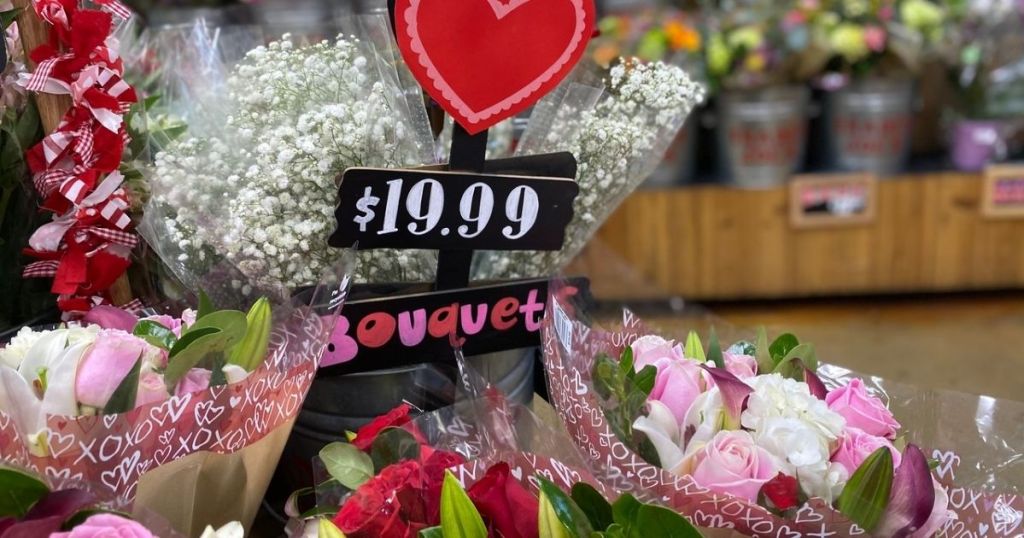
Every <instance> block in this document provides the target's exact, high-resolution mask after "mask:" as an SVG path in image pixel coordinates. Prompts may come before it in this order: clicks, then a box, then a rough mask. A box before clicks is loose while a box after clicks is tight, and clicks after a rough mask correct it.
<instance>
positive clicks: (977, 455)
mask: <svg viewBox="0 0 1024 538" xmlns="http://www.w3.org/2000/svg"><path fill="white" fill-rule="evenodd" d="M573 296H574V294H573V290H572V288H571V287H570V286H568V285H567V284H565V283H563V282H561V281H553V282H552V284H551V286H550V296H549V300H548V302H547V310H546V315H545V318H544V325H543V327H542V345H543V351H544V363H545V370H546V373H547V379H548V390H549V393H550V397H551V403H552V405H553V406H554V407H555V409H556V410H557V412H558V415H559V417H560V418H561V419H562V421H563V423H564V424H565V426H566V428H567V429H568V431H569V434H570V436H571V437H572V438H573V441H574V442H575V444H576V446H577V448H578V449H579V450H580V451H581V453H582V455H583V457H584V459H585V460H588V461H589V462H590V464H591V467H592V470H593V472H594V475H595V476H597V477H598V479H600V480H602V481H603V482H604V483H605V485H606V486H607V487H609V488H610V489H614V490H619V491H623V492H630V493H633V494H634V495H636V496H637V497H638V498H642V499H644V500H647V501H650V502H659V503H661V504H664V505H666V506H668V507H670V508H673V509H675V510H677V511H678V512H680V513H682V514H683V515H685V516H686V517H687V518H689V519H690V520H691V521H692V522H693V523H694V525H697V526H699V527H705V528H715V529H723V530H725V531H729V532H731V533H738V534H739V535H744V536H762V537H780V538H781V537H789V536H805V537H821V538H824V537H835V538H842V537H849V536H858V535H866V534H867V533H865V531H864V530H863V529H861V528H860V527H858V526H857V525H856V524H854V523H852V522H850V521H849V520H848V519H847V518H845V517H844V516H843V515H842V514H840V513H839V512H837V511H836V510H834V509H833V508H832V507H830V506H828V505H827V504H826V503H825V502H824V501H821V500H819V499H813V500H811V501H810V502H809V503H807V504H806V505H804V506H803V507H801V508H800V509H799V511H798V512H797V514H796V516H795V517H794V518H793V519H790V520H787V519H783V518H781V517H779V516H776V515H774V514H772V513H770V512H768V511H767V510H766V509H764V508H762V507H760V506H758V505H756V504H752V503H749V502H747V501H745V500H742V499H738V498H736V497H734V496H731V495H727V494H722V493H715V492H712V491H710V490H708V489H706V488H703V487H701V486H700V485H698V484H697V483H696V482H694V480H693V479H692V478H690V477H688V476H675V475H673V474H671V473H669V472H668V471H666V470H664V469H660V468H658V467H655V466H653V465H651V464H649V463H647V462H646V461H645V460H644V459H642V458H641V457H640V456H639V455H637V454H636V453H634V452H633V451H632V450H630V449H629V448H628V447H626V445H625V444H623V443H622V442H621V441H619V440H618V438H617V437H616V435H615V434H614V433H613V431H612V430H611V428H610V426H609V424H608V422H607V420H606V418H605V416H604V412H603V411H602V409H601V403H600V400H599V398H598V396H597V395H596V394H595V393H594V392H593V390H592V383H591V375H590V372H591V370H592V366H593V361H594V357H596V356H598V355H599V354H601V353H606V354H608V355H610V356H613V357H617V356H619V354H620V353H621V351H622V350H623V349H624V347H625V346H627V345H628V344H629V343H631V342H632V341H633V340H635V339H636V338H638V337H639V336H642V335H643V334H647V331H645V330H643V328H642V324H641V322H640V321H639V319H638V318H636V317H635V316H634V315H633V314H632V313H630V312H628V311H627V312H625V313H624V319H623V326H622V327H621V329H620V330H617V331H614V332H609V331H604V330H601V329H599V328H597V327H591V326H589V325H588V324H586V323H584V322H583V321H581V320H583V319H586V315H587V312H585V311H584V310H583V309H582V308H581V307H580V306H579V305H578V304H576V303H575V301H574V300H573ZM819 374H820V375H821V377H822V378H823V380H824V381H825V383H826V384H827V385H829V386H830V388H831V387H834V386H836V384H837V383H838V381H839V380H840V379H841V378H842V377H843V375H844V374H845V375H850V372H847V371H845V370H842V369H840V368H836V367H831V366H824V367H823V368H822V371H821V372H819ZM865 382H866V383H867V384H868V386H869V387H871V388H872V389H873V390H875V391H878V392H881V393H884V394H883V395H884V397H885V398H886V399H887V400H888V401H889V405H890V407H891V409H892V410H893V411H894V413H895V414H896V418H897V419H898V420H900V421H901V423H902V425H903V431H904V432H906V433H907V435H908V439H909V441H910V442H914V443H916V444H919V446H922V447H923V449H924V450H925V453H926V454H927V455H929V456H930V457H932V458H934V459H935V460H937V461H938V468H937V469H936V471H935V476H936V477H937V478H938V480H939V481H940V483H941V484H942V485H943V486H944V488H945V489H946V492H947V494H948V495H949V496H950V503H949V509H950V510H951V511H953V512H954V513H955V514H956V519H953V520H951V521H950V522H949V523H947V525H946V526H945V527H944V528H943V529H942V530H940V532H939V535H940V536H949V537H951V538H981V537H985V536H993V537H1002V536H1005V537H1012V538H1017V537H1019V536H1021V533H1022V532H1024V528H1022V525H1021V523H1022V519H1024V499H1022V498H1021V497H1020V496H1019V494H1018V491H1017V488H1019V487H1021V485H1022V484H1024V481H1022V480H1021V477H1022V476H1024V461H1021V459H1020V456H1019V454H1020V452H1021V448H1022V445H1024V404H1019V403H1016V402H1004V401H1001V400H995V399H992V398H985V397H977V396H970V395H961V394H955V393H945V392H939V391H920V390H918V389H914V388H913V387H906V386H899V385H896V384H892V383H886V382H884V380H880V379H877V378H871V379H865ZM986 406H990V407H991V408H992V409H998V412H994V411H992V412H990V413H989V414H987V415H986V414H985V413H984V412H983V411H985V407H986ZM974 415H978V419H977V420H974V419H973V418H972V417H974ZM955 418H956V419H962V420H963V421H970V422H969V423H971V424H973V423H977V427H978V432H977V435H976V437H977V438H978V439H977V441H976V440H975V439H974V437H972V435H971V434H972V433H974V432H971V431H969V430H967V431H966V434H965V430H964V429H963V428H960V427H958V426H957V422H958V421H956V420H954V419H955ZM933 447H941V448H933ZM965 450H970V451H972V452H964V451H965ZM961 471H963V474H964V475H967V474H970V475H971V476H963V477H962V478H960V479H958V474H957V473H958V472H961Z"/></svg>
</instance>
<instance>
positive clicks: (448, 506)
mask: <svg viewBox="0 0 1024 538" xmlns="http://www.w3.org/2000/svg"><path fill="white" fill-rule="evenodd" d="M441 527H442V528H443V529H444V537H445V538H487V526H486V525H484V519H483V518H482V517H480V512H478V511H477V509H476V506H473V501H471V500H469V495H466V492H465V491H464V490H463V489H462V486H461V485H459V481H458V480H456V479H455V475H453V474H452V473H451V471H445V473H444V484H443V485H442V486H441Z"/></svg>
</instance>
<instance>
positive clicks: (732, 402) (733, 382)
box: [701, 365, 754, 425]
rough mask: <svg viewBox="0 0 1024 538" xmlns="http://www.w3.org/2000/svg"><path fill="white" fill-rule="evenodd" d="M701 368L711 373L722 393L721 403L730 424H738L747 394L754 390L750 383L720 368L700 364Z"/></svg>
mask: <svg viewBox="0 0 1024 538" xmlns="http://www.w3.org/2000/svg"><path fill="white" fill-rule="evenodd" d="M701 367H702V368H704V369H705V370H707V372H708V373H709V374H711V379H713V380H714V381H715V385H716V386H717V387H718V390H719V391H721V394H722V405H723V406H724V407H725V411H726V413H728V414H729V420H730V421H731V424H736V425H739V421H740V414H742V413H743V407H744V406H745V405H746V403H747V396H750V393H752V392H754V389H753V388H751V386H750V385H748V384H746V383H744V382H742V381H740V378H738V377H736V376H735V375H733V374H732V373H731V372H729V371H727V370H725V369H722V368H711V367H708V366H707V365H701Z"/></svg>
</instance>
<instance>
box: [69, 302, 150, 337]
mask: <svg viewBox="0 0 1024 538" xmlns="http://www.w3.org/2000/svg"><path fill="white" fill-rule="evenodd" d="M82 321H84V322H85V323H86V324H88V325H99V326H100V327H102V328H104V329H120V330H122V331H125V332H129V333H130V332H132V331H133V330H135V324H136V323H138V322H139V318H137V317H135V315H134V314H132V313H130V312H126V311H124V310H121V309H120V308H118V307H116V306H110V305H100V306H97V307H95V308H93V309H92V310H90V311H89V312H88V313H87V314H86V315H85V317H84V318H82Z"/></svg>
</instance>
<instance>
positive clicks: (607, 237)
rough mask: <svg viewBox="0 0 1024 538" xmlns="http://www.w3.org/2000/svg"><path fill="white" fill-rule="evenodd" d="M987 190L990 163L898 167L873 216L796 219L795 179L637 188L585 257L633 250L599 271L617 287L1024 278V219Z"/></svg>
mask: <svg viewBox="0 0 1024 538" xmlns="http://www.w3.org/2000/svg"><path fill="white" fill-rule="evenodd" d="M982 193H983V175H982V174H964V173H956V172H942V173H930V174H916V175H908V176H900V177H896V178H891V179H885V180H882V181H880V182H879V185H878V194H877V204H878V205H877V207H876V214H875V216H874V218H873V220H872V221H871V222H869V223H867V224H862V225H852V226H844V227H825V228H813V229H797V228H794V227H793V226H792V225H791V222H790V216H789V189H788V188H787V187H779V188H776V189H771V190H758V191H753V190H750V191H747V190H737V189H731V188H726V187H721V186H703V185H702V186H693V187H681V188H677V189H671V190H652V191H640V192H637V193H635V194H634V195H633V196H631V197H630V198H629V199H628V200H626V202H625V203H624V204H623V205H622V207H620V208H619V210H618V211H617V212H616V213H615V214H614V215H613V216H612V218H611V219H609V221H608V222H607V223H606V224H605V226H604V227H603V228H602V229H601V230H600V232H599V233H598V237H597V243H596V245H597V246H596V247H595V248H596V249H599V252H595V250H594V249H591V250H590V251H589V252H587V253H585V254H584V255H583V256H582V259H583V260H587V261H589V263H587V264H586V265H585V266H586V267H590V268H595V267H601V266H602V265H603V266H610V265H609V264H602V263H601V260H603V259H607V258H608V256H609V254H611V255H613V257H617V258H619V260H618V263H620V264H621V263H622V260H625V261H626V262H627V264H626V265H627V266H628V267H629V269H630V271H631V272H630V274H629V277H628V278H627V277H624V276H623V272H622V270H621V268H619V269H616V270H606V271H600V270H592V271H591V273H592V278H593V280H594V287H595V291H596V292H597V293H598V294H599V296H603V297H606V298H610V299H635V298H638V297H639V296H644V297H650V296H653V295H658V294H660V295H663V296H667V295H680V296H683V297H685V298H688V299H699V300H723V299H749V298H779V297H806V296H824V295H854V294H869V293H870V294H875V293H899V292H919V291H950V290H977V289H1001V288H1021V287H1024V219H991V218H986V217H984V216H983V215H982V211H981V197H982ZM612 265H614V264H612ZM624 281H628V282H630V284H629V285H623V283H624ZM633 281H635V282H633ZM640 282H643V284H644V285H643V286H641V285H639V284H638V283H640Z"/></svg>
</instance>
